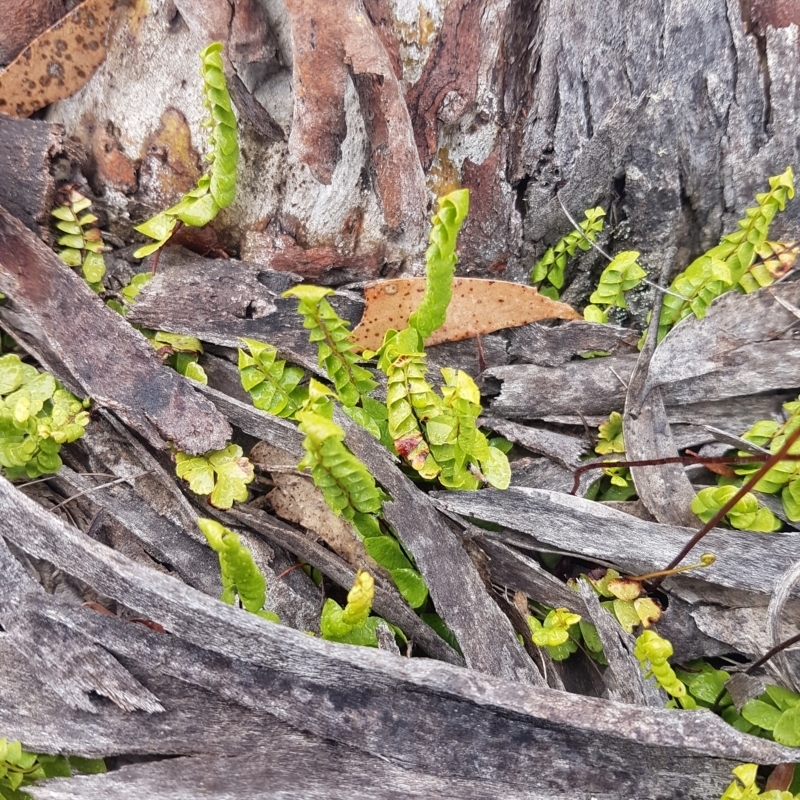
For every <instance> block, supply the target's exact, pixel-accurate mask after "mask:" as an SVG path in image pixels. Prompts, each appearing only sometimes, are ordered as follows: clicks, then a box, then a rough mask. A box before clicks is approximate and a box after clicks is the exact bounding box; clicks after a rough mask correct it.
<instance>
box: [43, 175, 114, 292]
mask: <svg viewBox="0 0 800 800" xmlns="http://www.w3.org/2000/svg"><path fill="white" fill-rule="evenodd" d="M91 205H92V201H91V200H89V198H88V197H84V195H82V194H81V193H80V192H79V191H78V190H77V189H75V188H74V187H73V188H71V189H70V190H69V195H68V197H67V199H66V200H65V201H64V202H63V203H62V204H61V205H58V206H56V207H55V208H54V209H53V210H52V211H51V212H50V214H51V216H53V217H54V218H55V219H56V228H57V229H58V231H59V233H60V234H61V235H60V236H59V238H58V241H57V244H58V246H59V248H61V249H60V250H59V253H58V257H59V258H60V259H61V260H62V261H63V262H64V263H65V264H67V265H68V266H70V267H80V268H81V272H82V274H83V277H84V279H85V281H86V283H88V284H89V286H90V287H91V289H92V291H94V292H98V293H99V292H102V291H103V290H104V286H103V277H104V275H105V274H106V262H105V260H104V259H103V250H104V249H105V245H104V244H103V237H102V235H101V233H100V229H99V228H98V227H97V226H96V225H95V224H94V223H95V222H97V217H96V216H95V215H94V214H92V213H91V212H90V211H89V208H90V207H91Z"/></svg>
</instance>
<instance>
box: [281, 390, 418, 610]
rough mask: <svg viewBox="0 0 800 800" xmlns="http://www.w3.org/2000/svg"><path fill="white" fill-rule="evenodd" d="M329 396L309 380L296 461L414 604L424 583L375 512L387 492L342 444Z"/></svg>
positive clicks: (300, 424) (342, 433) (326, 500)
mask: <svg viewBox="0 0 800 800" xmlns="http://www.w3.org/2000/svg"><path fill="white" fill-rule="evenodd" d="M331 396H332V392H331V391H330V390H329V389H327V388H326V387H325V386H322V384H320V383H319V382H317V381H315V380H313V379H312V380H311V382H310V384H309V390H308V400H307V401H306V404H305V406H304V407H303V409H301V410H300V411H298V412H297V414H296V415H295V417H296V419H297V420H298V423H299V427H300V430H301V432H302V433H304V434H305V439H304V440H303V449H304V450H305V455H304V456H303V458H302V459H301V461H300V463H299V464H298V465H297V466H298V468H299V469H305V468H308V469H309V471H310V472H311V477H312V478H313V479H314V484H315V485H316V486H317V488H319V489H320V491H321V492H322V496H323V497H324V498H325V502H326V503H327V504H328V506H329V507H330V509H331V510H332V511H333V512H334V513H335V514H336V515H337V516H342V517H344V518H345V519H346V520H348V521H349V522H350V523H351V524H352V525H353V527H354V528H355V530H356V531H357V532H358V533H359V534H360V536H361V537H362V539H363V541H364V547H365V548H366V550H367V552H368V553H369V554H370V556H372V558H374V559H375V561H376V562H377V563H378V564H380V565H381V566H382V567H384V568H385V569H387V570H388V572H389V574H390V575H391V577H392V580H393V581H394V582H395V585H396V586H397V588H398V590H399V591H400V593H401V594H402V595H403V597H404V598H405V599H406V601H407V602H408V604H409V605H410V606H411V607H412V608H419V607H420V606H422V605H423V604H424V603H425V601H426V600H427V597H428V589H427V586H426V585H425V582H424V580H423V578H422V576H421V575H420V574H419V572H417V570H416V569H415V568H414V566H413V564H412V563H411V561H410V560H409V558H408V557H407V556H406V555H405V553H404V552H403V550H402V548H401V547H400V544H399V543H398V541H397V540H396V539H395V538H394V537H393V536H390V535H388V534H386V533H384V531H383V529H382V528H381V524H380V521H379V516H380V514H381V511H382V507H383V501H384V500H386V499H388V496H387V495H386V494H385V493H384V492H383V491H381V489H379V488H378V486H377V484H376V483H375V479H374V478H373V477H372V475H371V473H370V472H369V470H368V469H367V468H366V467H365V466H364V465H363V464H362V463H361V462H360V461H359V460H358V459H357V458H356V457H355V456H354V455H353V454H352V453H351V452H350V450H349V449H348V447H347V445H346V444H345V443H344V431H343V430H342V428H341V427H340V426H339V425H337V424H336V423H335V422H334V421H333V419H332V417H333V402H332V397H331Z"/></svg>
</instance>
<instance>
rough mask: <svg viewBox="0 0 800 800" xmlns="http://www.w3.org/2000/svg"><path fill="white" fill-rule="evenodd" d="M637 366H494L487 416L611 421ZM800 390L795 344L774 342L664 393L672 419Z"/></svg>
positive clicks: (608, 362) (630, 359)
mask: <svg viewBox="0 0 800 800" xmlns="http://www.w3.org/2000/svg"><path fill="white" fill-rule="evenodd" d="M635 364H636V356H619V357H617V356H610V357H608V358H594V359H589V360H588V361H570V362H569V363H567V364H562V365H561V366H559V367H540V366H535V365H532V364H518V365H514V366H507V367H494V368H492V369H487V370H486V372H485V373H483V375H482V376H481V379H482V388H483V389H484V393H485V394H488V395H489V396H490V399H489V401H488V402H487V403H486V404H485V405H486V406H487V410H488V413H491V414H497V415H498V416H502V417H510V418H523V419H545V420H550V419H573V420H580V414H583V415H584V416H585V417H587V418H595V417H607V416H608V415H609V414H610V413H611V412H612V411H618V410H619V409H620V408H622V407H623V404H624V402H625V392H626V390H627V386H628V384H629V382H630V379H631V375H632V373H633V368H634V366H635ZM498 384H499V386H498ZM797 386H800V354H798V352H797V348H796V347H795V346H794V343H793V342H791V341H772V342H759V343H757V344H754V345H751V346H749V347H742V348H740V350H739V351H737V353H736V359H735V360H733V361H731V363H729V364H725V365H724V366H722V367H721V368H720V369H718V370H717V371H716V372H713V373H708V374H706V375H701V376H699V377H697V378H690V379H687V380H683V381H676V382H674V383H670V384H666V385H665V386H663V389H662V391H663V395H664V403H665V405H666V406H667V415H668V416H669V415H670V412H671V409H672V407H674V406H681V405H684V404H688V403H698V402H700V401H706V402H707V401H714V400H726V399H728V398H737V397H742V396H745V395H750V394H757V393H758V392H769V391H775V390H781V389H794V388H796V387H797ZM491 395H496V396H491ZM567 409H569V412H568V411H567ZM570 412H571V413H570Z"/></svg>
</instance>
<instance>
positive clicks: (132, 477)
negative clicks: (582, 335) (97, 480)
mask: <svg viewBox="0 0 800 800" xmlns="http://www.w3.org/2000/svg"><path fill="white" fill-rule="evenodd" d="M150 472H151V470H149V469H146V470H145V471H144V472H140V473H139V474H138V475H130V476H128V477H126V478H117V479H116V480H115V481H109V482H108V483H101V484H100V485H99V486H92V487H90V488H89V489H84V490H83V491H82V492H78V494H74V495H72V497H68V498H67V499H66V500H62V501H61V502H60V503H59V504H58V505H55V506H53V507H52V508H51V509H49V511H55V510H56V509H57V508H61V506H65V505H66V504H67V503H69V502H71V501H72V500H77V499H78V498H79V497H83V496H84V495H86V494H91V493H92V492H96V491H99V490H100V489H107V488H108V487H109V486H116V485H117V484H118V483H127V482H128V481H134V480H136V478H141V477H142V476H144V475H149V474H150Z"/></svg>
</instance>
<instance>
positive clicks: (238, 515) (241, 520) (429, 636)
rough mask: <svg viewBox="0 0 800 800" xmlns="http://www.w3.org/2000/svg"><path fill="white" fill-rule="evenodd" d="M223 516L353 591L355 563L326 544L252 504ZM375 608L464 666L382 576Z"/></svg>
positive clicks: (435, 653) (431, 650)
mask: <svg viewBox="0 0 800 800" xmlns="http://www.w3.org/2000/svg"><path fill="white" fill-rule="evenodd" d="M220 517H221V518H222V519H223V520H225V517H230V518H231V519H232V520H233V521H234V522H235V523H238V524H239V525H246V526H247V527H248V528H250V529H251V530H254V531H257V532H258V533H259V534H261V535H262V536H265V537H266V538H268V539H269V540H270V541H272V542H275V544H277V545H280V546H281V547H284V548H286V549H287V550H288V551H289V552H291V553H294V554H295V555H297V556H298V557H299V558H302V559H303V560H304V561H306V562H307V563H309V564H311V566H312V567H316V568H317V569H318V570H320V571H321V572H322V573H324V574H325V575H327V576H328V577H329V578H330V579H331V580H333V581H335V582H336V583H337V584H339V586H341V587H342V588H343V589H345V590H349V589H350V587H351V586H352V585H353V580H354V578H355V575H356V571H355V570H354V569H353V568H352V567H351V566H349V565H348V564H347V563H346V562H345V561H343V560H342V559H341V558H339V556H337V555H336V554H335V553H332V552H331V551H330V550H328V549H327V548H326V547H323V546H322V545H321V544H319V543H317V542H316V541H314V540H313V539H311V538H309V536H307V535H306V534H303V533H300V532H299V531H296V530H295V529H294V528H292V527H290V526H289V525H287V524H286V523H284V522H282V521H281V520H278V519H275V518H274V517H271V516H270V515H269V514H265V513H264V512H263V511H259V510H258V509H255V508H250V507H249V506H236V507H234V508H232V509H231V510H230V511H229V512H228V514H223V515H220ZM373 608H374V610H375V613H376V614H378V615H379V616H381V617H383V618H384V619H386V620H388V621H389V622H391V623H393V624H395V625H397V626H398V627H399V628H400V629H401V630H402V631H403V632H404V633H405V634H406V636H408V637H409V639H411V640H413V641H414V643H415V644H417V645H419V646H420V647H422V648H423V649H424V650H425V652H426V653H427V654H428V655H429V656H431V658H438V659H440V660H442V661H446V662H447V663H448V664H457V665H459V666H463V664H464V659H463V658H461V656H459V654H458V653H457V652H456V651H455V650H453V648H452V647H450V645H448V644H447V643H446V642H445V641H444V640H443V639H441V638H439V636H438V635H437V634H436V633H435V632H434V631H433V629H432V628H431V627H430V626H428V625H426V624H425V623H424V622H423V621H422V620H421V619H420V618H419V617H418V616H417V615H416V614H415V613H414V612H413V611H412V610H411V609H410V608H409V606H408V604H407V603H406V602H405V600H403V598H402V597H401V596H400V593H399V592H398V591H397V590H396V589H395V588H394V586H393V585H389V586H384V585H382V582H381V581H380V579H376V581H375V600H374V602H373Z"/></svg>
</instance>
